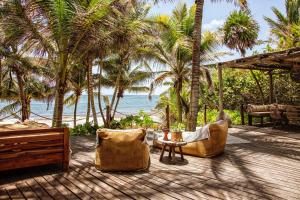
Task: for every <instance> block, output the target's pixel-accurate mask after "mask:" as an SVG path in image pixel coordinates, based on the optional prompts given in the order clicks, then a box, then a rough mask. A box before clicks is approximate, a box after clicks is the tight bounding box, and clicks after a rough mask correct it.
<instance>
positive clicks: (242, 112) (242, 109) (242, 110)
mask: <svg viewBox="0 0 300 200" xmlns="http://www.w3.org/2000/svg"><path fill="white" fill-rule="evenodd" d="M241 123H242V125H245V119H244V104H242V105H241Z"/></svg>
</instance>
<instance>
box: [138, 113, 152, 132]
mask: <svg viewBox="0 0 300 200" xmlns="http://www.w3.org/2000/svg"><path fill="white" fill-rule="evenodd" d="M138 116H139V118H140V120H141V121H140V122H139V124H138V125H139V126H141V127H143V128H150V127H151V126H153V124H154V121H153V120H152V118H151V116H150V115H149V114H148V113H146V112H145V111H143V110H140V112H139V114H138Z"/></svg>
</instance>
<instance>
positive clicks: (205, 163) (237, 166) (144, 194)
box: [0, 126, 300, 199]
mask: <svg viewBox="0 0 300 200" xmlns="http://www.w3.org/2000/svg"><path fill="white" fill-rule="evenodd" d="M94 141H95V138H94V137H73V138H72V142H71V145H72V151H73V154H72V161H71V167H70V170H69V171H68V172H60V171H58V170H57V168H55V166H47V167H42V168H41V167H39V168H30V169H23V170H15V171H9V172H4V173H1V174H0V199H26V198H32V199H300V191H299V188H300V130H299V129H298V128H296V129H295V130H294V129H293V130H287V131H286V130H278V129H273V128H261V127H248V126H238V127H235V128H231V129H230V137H229V138H228V142H227V143H228V144H227V146H226V151H225V153H224V154H223V155H220V156H218V157H215V158H212V159H203V158H197V157H190V156H185V158H186V162H185V164H183V165H169V164H164V163H161V162H159V161H158V159H159V150H157V149H154V150H153V151H152V153H151V168H150V171H149V172H147V173H146V172H144V173H102V172H99V171H97V170H96V169H95V168H94V166H93V159H94V146H95V143H94Z"/></svg>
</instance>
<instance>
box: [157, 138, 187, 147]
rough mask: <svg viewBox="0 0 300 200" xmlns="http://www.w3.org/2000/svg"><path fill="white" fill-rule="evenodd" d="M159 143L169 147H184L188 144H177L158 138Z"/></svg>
mask: <svg viewBox="0 0 300 200" xmlns="http://www.w3.org/2000/svg"><path fill="white" fill-rule="evenodd" d="M158 142H161V143H162V144H165V145H169V146H184V145H186V144H187V142H185V141H182V142H176V141H171V140H163V138H158Z"/></svg>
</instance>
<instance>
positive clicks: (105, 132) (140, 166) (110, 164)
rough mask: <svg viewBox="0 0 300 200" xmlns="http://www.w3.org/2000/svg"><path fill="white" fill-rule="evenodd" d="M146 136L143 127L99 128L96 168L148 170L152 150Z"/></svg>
mask: <svg viewBox="0 0 300 200" xmlns="http://www.w3.org/2000/svg"><path fill="white" fill-rule="evenodd" d="M145 137H146V131H145V130H143V129H130V130H112V129H99V130H98V131H97V139H98V144H97V147H96V160H95V165H96V168H97V169H99V170H102V171H136V170H142V171H146V170H148V169H149V167H150V151H149V146H148V145H147V143H146V142H145Z"/></svg>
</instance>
